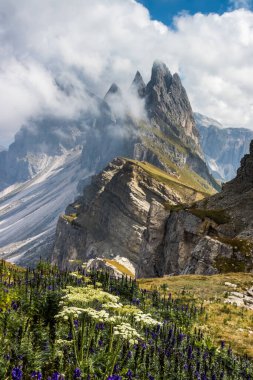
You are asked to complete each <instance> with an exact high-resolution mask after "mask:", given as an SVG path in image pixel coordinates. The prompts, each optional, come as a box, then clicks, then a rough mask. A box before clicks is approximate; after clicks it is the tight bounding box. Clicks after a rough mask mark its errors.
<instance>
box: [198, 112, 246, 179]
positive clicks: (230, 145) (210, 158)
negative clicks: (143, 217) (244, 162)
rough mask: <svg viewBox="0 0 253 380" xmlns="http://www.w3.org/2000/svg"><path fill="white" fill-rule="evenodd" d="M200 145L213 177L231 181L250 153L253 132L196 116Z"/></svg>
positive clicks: (202, 116)
mask: <svg viewBox="0 0 253 380" xmlns="http://www.w3.org/2000/svg"><path fill="white" fill-rule="evenodd" d="M194 117H195V120H196V125H197V128H198V131H199V134H200V144H201V147H202V149H203V152H204V155H205V159H206V162H207V164H208V167H209V169H210V171H211V173H212V174H213V176H214V177H215V178H216V179H218V180H220V181H222V182H226V181H230V180H231V179H232V178H234V177H235V176H236V171H237V168H238V167H239V165H240V160H241V159H242V157H243V156H244V155H245V154H246V153H247V152H248V150H249V144H250V141H251V140H252V139H253V131H251V130H249V129H245V128H224V127H223V126H222V125H221V124H220V123H218V122H217V121H216V120H213V119H210V118H208V117H206V116H204V115H201V114H198V113H195V114H194Z"/></svg>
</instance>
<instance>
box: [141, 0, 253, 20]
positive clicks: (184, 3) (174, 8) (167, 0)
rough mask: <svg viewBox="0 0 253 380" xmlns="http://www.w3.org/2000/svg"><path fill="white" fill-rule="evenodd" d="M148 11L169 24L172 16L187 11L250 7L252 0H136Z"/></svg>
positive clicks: (219, 12)
mask: <svg viewBox="0 0 253 380" xmlns="http://www.w3.org/2000/svg"><path fill="white" fill-rule="evenodd" d="M138 1H139V3H142V4H143V5H145V7H147V8H148V9H149V11H150V14H151V16H152V18H153V19H156V20H159V21H162V22H163V23H164V24H166V25H171V24H172V22H173V17H174V16H176V15H178V14H180V13H182V12H187V13H189V14H195V13H197V12H201V13H204V14H208V13H218V14H222V13H224V12H226V11H228V10H233V9H238V8H248V9H249V8H251V7H252V3H253V2H252V0H225V1H224V0H138Z"/></svg>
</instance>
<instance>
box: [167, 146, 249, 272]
mask: <svg viewBox="0 0 253 380" xmlns="http://www.w3.org/2000/svg"><path fill="white" fill-rule="evenodd" d="M163 260H164V261H165V263H166V270H167V271H172V272H175V273H202V274H212V273H218V272H222V271H225V272H226V271H228V272H229V271H230V272H233V271H252V270H253V141H252V142H251V144H250V153H249V154H247V155H245V156H244V158H243V159H242V160H241V166H240V168H239V169H238V172H237V176H236V178H235V179H233V180H232V181H230V182H228V183H226V184H225V185H224V186H223V189H222V191H221V192H220V193H218V194H216V195H214V196H212V197H210V198H207V199H205V200H204V201H200V202H198V203H197V204H195V206H194V208H191V209H190V208H186V209H184V210H181V211H178V212H172V213H171V215H170V216H169V218H168V221H167V227H166V237H165V249H164V252H163V257H162V259H161V261H163Z"/></svg>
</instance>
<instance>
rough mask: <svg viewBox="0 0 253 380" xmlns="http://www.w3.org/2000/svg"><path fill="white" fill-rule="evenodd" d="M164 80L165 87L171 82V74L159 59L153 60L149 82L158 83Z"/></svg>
mask: <svg viewBox="0 0 253 380" xmlns="http://www.w3.org/2000/svg"><path fill="white" fill-rule="evenodd" d="M164 81H165V82H166V85H167V87H169V86H170V85H171V83H172V75H171V72H170V70H169V69H168V67H167V66H166V65H165V63H163V62H161V61H158V60H156V61H154V63H153V67H152V75H151V83H152V84H158V83H161V82H164Z"/></svg>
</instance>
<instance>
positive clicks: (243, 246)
mask: <svg viewBox="0 0 253 380" xmlns="http://www.w3.org/2000/svg"><path fill="white" fill-rule="evenodd" d="M216 239H217V240H219V241H220V242H221V243H224V244H228V245H231V246H232V247H233V250H234V252H241V253H242V254H243V255H245V256H246V257H251V255H252V250H253V243H252V242H251V241H249V240H246V239H238V238H228V237H221V236H218V237H216Z"/></svg>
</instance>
